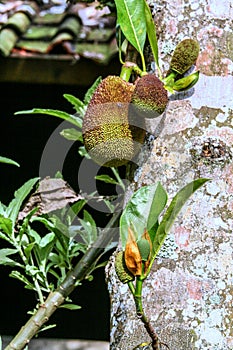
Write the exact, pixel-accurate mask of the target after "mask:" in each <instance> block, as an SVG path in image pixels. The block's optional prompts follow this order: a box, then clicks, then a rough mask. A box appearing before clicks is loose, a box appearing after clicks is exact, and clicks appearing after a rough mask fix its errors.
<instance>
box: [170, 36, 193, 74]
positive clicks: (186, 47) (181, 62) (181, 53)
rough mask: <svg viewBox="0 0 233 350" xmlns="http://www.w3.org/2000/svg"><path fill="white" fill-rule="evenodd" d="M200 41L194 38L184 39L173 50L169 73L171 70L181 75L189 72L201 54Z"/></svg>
mask: <svg viewBox="0 0 233 350" xmlns="http://www.w3.org/2000/svg"><path fill="white" fill-rule="evenodd" d="M199 50H200V47H199V43H198V42H197V41H196V40H193V39H184V40H182V41H181V42H180V43H179V44H178V45H177V46H176V48H175V51H174V52H173V55H172V58H171V62H170V67H169V74H170V73H171V71H173V72H176V73H178V74H180V75H182V74H184V73H185V72H187V71H188V70H189V69H190V68H191V67H192V65H193V64H195V62H196V60H197V58H198V55H199Z"/></svg>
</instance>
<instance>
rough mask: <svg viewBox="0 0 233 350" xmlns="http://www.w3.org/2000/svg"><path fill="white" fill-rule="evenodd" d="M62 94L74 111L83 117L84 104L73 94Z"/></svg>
mask: <svg viewBox="0 0 233 350" xmlns="http://www.w3.org/2000/svg"><path fill="white" fill-rule="evenodd" d="M63 96H64V97H65V98H66V99H67V101H69V102H70V103H71V104H72V105H73V107H74V109H75V110H76V112H77V113H79V114H80V115H81V117H83V116H84V114H85V110H86V107H85V104H84V103H83V102H82V101H81V100H80V99H79V98H77V97H75V96H73V95H69V94H64V95H63Z"/></svg>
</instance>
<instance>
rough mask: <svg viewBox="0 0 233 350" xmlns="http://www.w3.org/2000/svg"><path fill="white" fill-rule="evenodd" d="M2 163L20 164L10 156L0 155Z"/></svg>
mask: <svg viewBox="0 0 233 350" xmlns="http://www.w3.org/2000/svg"><path fill="white" fill-rule="evenodd" d="M0 163H6V164H12V165H16V166H18V167H19V166H20V165H19V164H18V163H17V162H15V161H14V160H12V159H10V158H6V157H1V156H0Z"/></svg>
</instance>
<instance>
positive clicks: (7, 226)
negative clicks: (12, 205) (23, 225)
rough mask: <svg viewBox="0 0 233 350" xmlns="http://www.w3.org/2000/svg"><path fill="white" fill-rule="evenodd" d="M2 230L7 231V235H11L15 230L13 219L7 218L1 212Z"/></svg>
mask: <svg viewBox="0 0 233 350" xmlns="http://www.w3.org/2000/svg"><path fill="white" fill-rule="evenodd" d="M0 230H2V231H3V232H5V233H6V234H7V235H9V236H10V235H11V233H12V230H13V225H12V220H11V219H9V218H5V217H4V216H3V215H1V214H0Z"/></svg>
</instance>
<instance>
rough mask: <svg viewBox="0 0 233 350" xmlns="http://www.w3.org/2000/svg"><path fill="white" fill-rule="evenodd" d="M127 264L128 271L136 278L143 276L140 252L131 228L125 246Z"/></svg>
mask: <svg viewBox="0 0 233 350" xmlns="http://www.w3.org/2000/svg"><path fill="white" fill-rule="evenodd" d="M124 255H125V263H126V266H127V268H128V270H129V271H130V272H131V273H132V274H133V275H134V276H140V275H141V274H142V258H141V254H140V252H139V249H138V246H137V243H136V240H135V237H134V233H133V231H132V230H131V228H130V227H129V228H128V239H127V243H126V246H125V254H124Z"/></svg>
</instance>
